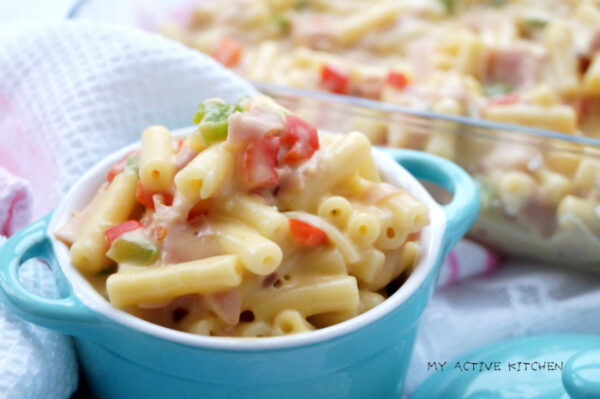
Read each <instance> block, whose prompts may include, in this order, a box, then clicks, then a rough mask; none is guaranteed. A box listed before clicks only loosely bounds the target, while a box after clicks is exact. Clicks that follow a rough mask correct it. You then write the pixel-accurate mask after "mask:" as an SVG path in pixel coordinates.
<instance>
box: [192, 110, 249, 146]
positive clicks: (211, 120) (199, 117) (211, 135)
mask: <svg viewBox="0 0 600 399" xmlns="http://www.w3.org/2000/svg"><path fill="white" fill-rule="evenodd" d="M236 111H237V112H241V111H242V107H241V106H240V105H239V104H221V103H219V102H216V101H205V102H203V103H202V104H200V105H199V106H198V110H197V111H196V115H195V116H194V123H197V124H198V134H200V135H201V137H202V141H203V142H204V144H205V145H211V144H212V143H214V142H215V141H221V140H225V139H226V138H227V129H228V127H229V122H228V121H227V119H228V118H229V116H230V115H231V114H233V113H234V112H236Z"/></svg>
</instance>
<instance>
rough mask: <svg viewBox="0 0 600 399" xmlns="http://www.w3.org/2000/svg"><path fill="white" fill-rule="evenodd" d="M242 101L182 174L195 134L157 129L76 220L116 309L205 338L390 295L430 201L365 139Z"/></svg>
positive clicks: (338, 312) (324, 318)
mask: <svg viewBox="0 0 600 399" xmlns="http://www.w3.org/2000/svg"><path fill="white" fill-rule="evenodd" d="M205 104H206V103H204V105H201V107H199V111H198V112H199V113H200V112H203V113H204V114H203V115H201V118H199V127H198V131H195V132H194V133H192V135H195V137H196V140H199V139H202V140H204V139H205V138H206V137H209V138H210V140H214V137H215V136H214V135H213V133H214V131H222V130H212V131H210V132H211V133H210V134H211V135H210V136H202V135H199V133H198V132H201V131H203V130H202V129H204V131H208V130H207V129H206V126H203V125H202V124H203V123H205V120H204V119H203V118H205V117H206V115H208V113H209V112H211V111H210V110H209V109H208V108H207V106H206V105H205ZM215 104H216V105H215ZM227 106H228V105H226V104H222V103H215V102H214V101H213V102H212V103H211V105H209V106H208V107H227ZM237 106H238V108H237V109H238V110H237V111H236V112H235V113H233V114H232V115H230V116H226V117H225V118H224V119H222V120H219V119H218V117H216V116H213V117H211V118H210V123H211V128H214V127H215V126H220V127H222V125H219V124H221V123H225V124H226V129H225V131H226V132H227V133H226V135H225V136H221V137H219V138H218V139H217V140H216V141H213V142H202V143H200V144H201V145H200V146H198V147H195V148H200V149H201V150H200V151H197V152H195V153H194V157H193V159H191V160H189V161H188V163H187V165H184V166H182V167H180V168H179V171H178V172H176V173H175V172H174V168H175V167H174V165H175V164H176V162H175V159H178V155H179V154H180V153H182V152H185V153H187V152H189V151H194V149H193V148H191V147H189V141H186V140H180V141H178V142H174V139H173V138H172V137H171V133H170V132H169V130H168V129H166V128H164V127H160V126H153V127H150V128H148V129H146V130H145V131H144V133H143V135H142V146H141V149H140V151H139V153H137V154H136V153H133V154H130V155H129V156H128V157H127V166H124V161H121V162H119V163H117V164H115V166H113V168H112V169H111V173H114V172H116V176H115V177H114V178H112V180H110V177H109V185H108V188H107V189H106V190H105V191H102V190H104V188H103V189H102V190H101V191H100V192H99V194H98V196H99V199H98V200H95V201H94V202H93V203H91V204H90V205H88V208H86V210H85V212H83V213H82V214H83V215H88V217H87V220H85V223H83V225H82V226H79V224H80V223H81V219H82V218H81V217H73V218H72V219H71V220H70V221H69V222H67V225H68V226H67V227H69V228H72V229H75V230H76V231H79V232H80V233H81V234H78V237H79V238H77V239H76V240H75V241H74V242H69V241H68V239H65V238H64V237H63V238H62V239H63V241H65V242H66V243H67V244H70V245H71V256H72V261H73V264H74V265H75V267H77V268H78V269H79V270H80V271H81V272H82V273H83V274H84V275H85V276H86V278H87V279H88V280H89V281H90V282H91V283H93V285H94V286H95V287H96V288H97V289H98V291H99V292H100V293H105V295H106V297H107V299H108V300H109V301H110V303H111V304H112V305H113V306H115V307H118V308H121V309H123V310H125V311H128V312H130V313H132V314H134V315H137V316H139V317H142V318H144V319H146V320H148V321H151V322H154V323H158V324H161V325H163V326H166V327H170V328H175V329H179V330H182V331H187V332H190V333H193V334H200V335H217V336H232V337H266V336H277V335H288V334H295V333H301V332H308V331H312V330H314V329H316V328H322V327H327V326H329V325H332V324H335V323H337V322H342V321H344V320H346V319H349V318H351V317H354V316H356V315H359V314H361V313H363V312H366V311H368V310H369V309H371V308H373V307H374V306H376V305H377V304H379V303H381V302H382V301H383V300H384V299H385V298H386V297H387V295H388V292H387V291H386V287H387V286H388V285H389V284H390V283H392V285H391V286H394V284H396V285H395V286H397V284H399V283H402V281H395V280H396V279H398V278H399V276H400V275H401V274H402V273H403V272H404V271H410V270H411V268H412V266H413V265H414V263H415V261H416V259H417V258H418V253H419V251H420V240H419V235H418V234H413V233H417V232H419V231H420V230H421V229H422V228H423V227H425V226H426V225H427V224H428V220H429V219H428V218H429V216H428V211H427V208H426V207H425V206H424V205H423V204H421V203H420V202H419V201H417V200H416V199H415V198H414V197H412V196H411V195H410V194H408V193H407V192H405V191H403V190H402V189H400V188H396V187H393V186H391V185H389V184H387V183H384V182H381V179H380V176H379V172H378V170H377V169H376V167H375V164H374V162H373V160H372V155H371V146H370V143H369V140H368V139H367V138H366V137H365V136H363V135H361V134H359V133H356V132H353V133H349V134H347V135H327V136H322V135H318V134H317V131H316V129H314V128H312V126H310V125H309V124H307V123H306V122H304V121H303V120H301V119H299V118H297V117H295V116H293V115H290V114H289V111H287V110H285V109H283V108H281V107H279V106H276V104H274V103H273V102H270V101H266V100H265V99H264V98H256V99H253V100H243V101H242V102H240V103H238V104H237ZM215 109H217V108H215ZM220 110H221V108H218V109H217V111H218V112H217V114H219V113H220V112H221V111H220ZM273 116H276V118H274V117H273ZM197 117H198V115H197ZM282 120H285V124H284V123H281V121H282ZM269 122H272V123H274V124H273V125H269ZM203 137H204V139H203ZM136 160H139V163H136ZM119 165H120V166H119ZM136 165H137V166H136ZM115 168H117V170H116V171H115V170H114V169H115ZM118 168H121V169H118ZM155 172H158V173H155ZM138 175H139V178H138ZM109 176H110V174H109ZM348 181H353V183H351V185H352V186H353V187H354V186H356V187H354V188H352V189H349V188H348ZM357 182H359V183H357ZM103 187H104V186H103ZM567 206H569V204H567ZM58 236H59V237H60V235H58ZM382 236H383V238H382Z"/></svg>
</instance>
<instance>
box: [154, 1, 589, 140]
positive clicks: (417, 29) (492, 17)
mask: <svg viewBox="0 0 600 399" xmlns="http://www.w3.org/2000/svg"><path fill="white" fill-rule="evenodd" d="M161 32H162V33H163V34H164V35H166V36H168V37H171V38H173V39H176V40H179V41H181V42H184V43H185V44H187V45H189V46H191V47H194V48H197V49H199V50H201V51H203V52H206V53H208V54H211V55H212V56H213V57H214V58H216V59H217V60H218V61H219V62H221V63H223V64H225V65H226V66H228V67H230V68H233V69H234V70H236V71H237V72H239V73H240V74H241V75H243V76H245V77H247V78H249V79H251V80H256V81H259V82H269V83H275V84H279V85H284V86H292V87H300V88H307V89H318V90H324V91H329V92H333V93H338V94H349V95H353V96H359V97H367V98H372V99H376V100H382V101H386V102H390V103H394V104H400V105H405V106H410V107H412V108H415V109H421V110H435V111H438V112H442V113H449V114H457V115H466V116H471V117H481V118H485V119H490V120H494V121H499V122H510V123H516V124H520V125H525V126H533V127H538V128H543V129H549V130H555V131H558V132H562V133H567V134H585V135H589V136H596V137H597V136H598V135H600V130H599V129H600V116H599V115H600V112H598V111H599V110H600V102H599V101H598V98H599V97H600V3H599V2H598V1H597V0H573V1H564V0H544V1H541V0H404V1H398V0H372V1H368V2H367V1H360V0H327V1H324V0H299V1H296V0H227V1H225V0H206V1H202V2H199V4H198V5H197V7H196V8H195V9H194V11H193V12H191V13H190V15H189V18H188V19H187V21H185V22H182V21H179V22H177V23H173V22H170V23H166V24H165V25H164V26H162V28H161ZM398 136H399V135H398V134H396V133H395V132H394V131H393V130H391V131H389V132H388V134H387V135H381V136H380V137H378V140H379V141H381V143H382V144H383V143H385V144H389V145H393V146H405V145H407V143H406V142H405V141H404V140H406V138H405V137H404V136H403V135H400V137H398ZM436 140H437V138H436V139H433V140H432V141H433V142H432V143H431V147H432V149H434V147H435V148H437V147H439V143H436ZM446 141H447V140H446ZM374 142H375V141H374ZM408 144H409V145H410V143H408ZM447 144H449V145H448V147H449V148H452V147H453V145H452V143H447Z"/></svg>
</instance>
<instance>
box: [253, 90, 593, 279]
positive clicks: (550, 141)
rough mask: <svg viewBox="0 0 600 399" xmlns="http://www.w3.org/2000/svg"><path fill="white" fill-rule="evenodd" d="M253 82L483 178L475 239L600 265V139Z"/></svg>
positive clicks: (375, 137) (304, 109) (307, 113)
mask: <svg viewBox="0 0 600 399" xmlns="http://www.w3.org/2000/svg"><path fill="white" fill-rule="evenodd" d="M255 85H256V86H257V87H258V88H259V89H260V90H261V91H263V92H264V93H265V94H268V95H270V96H271V97H273V98H274V99H276V100H277V101H278V102H279V103H281V104H282V105H284V106H286V107H288V108H289V109H290V110H292V111H293V112H295V113H297V114H299V115H300V116H302V117H303V118H305V119H307V120H309V121H311V122H312V123H314V124H316V125H317V126H318V127H319V128H321V129H326V130H335V131H350V130H358V131H361V132H363V133H365V134H366V135H367V136H369V138H370V139H371V140H372V141H373V143H375V144H379V145H390V140H394V143H393V144H394V146H399V147H404V148H411V149H416V150H421V151H427V152H430V153H433V154H436V155H440V156H443V157H445V158H448V159H451V160H453V161H454V162H456V163H458V164H459V165H460V166H462V167H463V168H464V169H465V170H467V171H468V172H469V173H470V174H471V176H473V177H474V178H475V180H476V181H477V183H478V184H479V188H480V191H481V201H482V203H481V212H480V216H479V219H478V220H477V222H476V223H475V225H474V227H473V228H472V229H471V231H470V233H469V235H470V237H471V238H473V239H475V240H477V241H479V242H482V243H484V244H487V245H489V246H491V247H492V248H495V249H497V250H498V251H500V252H502V253H506V254H512V255H520V256H525V257H528V258H534V259H541V260H545V261H550V262H557V263H563V264H570V265H573V266H583V267H589V268H593V267H596V266H595V264H597V263H598V262H599V261H600V196H599V192H600V191H599V188H600V174H599V171H600V169H599V168H600V140H598V139H593V138H587V137H581V136H570V135H565V134H561V133H556V132H551V131H546V130H541V129H534V128H527V127H522V126H516V125H509V124H501V123H495V122H490V121H485V120H477V119H472V118H467V117H457V116H450V115H444V114H437V113H434V112H420V111H414V110H412V109H408V108H404V107H401V106H397V105H393V104H388V103H382V102H378V101H372V100H365V99H358V98H354V97H348V96H339V95H334V94H328V93H321V92H314V91H308V90H299V89H294V88H283V87H280V86H275V85H269V84H264V83H255Z"/></svg>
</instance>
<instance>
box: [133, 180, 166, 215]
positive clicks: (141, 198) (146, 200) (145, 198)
mask: <svg viewBox="0 0 600 399" xmlns="http://www.w3.org/2000/svg"><path fill="white" fill-rule="evenodd" d="M155 195H161V196H162V197H163V203H164V204H165V205H171V204H172V203H173V195H172V194H171V193H165V192H151V191H146V190H145V189H144V186H143V185H142V181H141V180H138V185H137V189H136V190H135V197H136V198H137V200H138V202H139V203H140V204H142V205H144V206H145V207H146V208H149V209H154V196H155Z"/></svg>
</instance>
